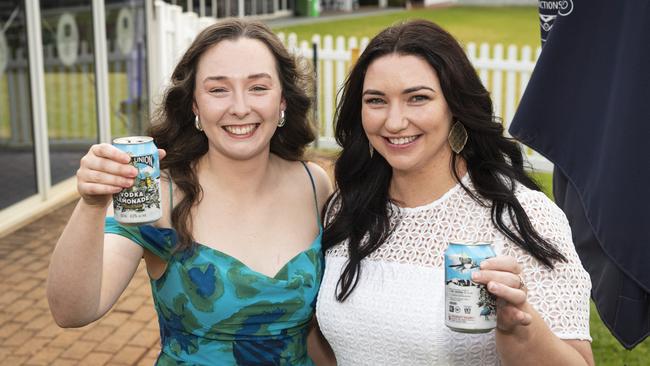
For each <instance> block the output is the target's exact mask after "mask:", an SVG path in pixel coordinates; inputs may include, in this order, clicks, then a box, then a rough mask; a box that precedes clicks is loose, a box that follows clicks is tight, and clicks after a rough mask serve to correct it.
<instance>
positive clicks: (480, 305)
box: [445, 243, 497, 333]
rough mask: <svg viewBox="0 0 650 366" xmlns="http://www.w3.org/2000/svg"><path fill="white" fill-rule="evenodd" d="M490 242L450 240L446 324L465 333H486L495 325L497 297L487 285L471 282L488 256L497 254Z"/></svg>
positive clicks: (446, 267)
mask: <svg viewBox="0 0 650 366" xmlns="http://www.w3.org/2000/svg"><path fill="white" fill-rule="evenodd" d="M494 256H495V253H494V250H493V249H492V246H491V245H490V244H489V243H449V246H448V247H447V250H446V251H445V324H446V325H447V326H448V327H449V328H450V329H451V330H453V331H456V332H462V333H486V332H489V331H490V330H492V329H494V328H495V327H496V324H497V323H496V321H497V307H496V298H495V297H494V295H492V294H491V293H489V292H488V289H487V286H486V285H484V284H480V283H476V282H474V281H472V273H473V272H475V271H478V270H479V266H480V264H481V262H482V261H484V260H485V259H488V258H491V257H494Z"/></svg>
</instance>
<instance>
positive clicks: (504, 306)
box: [479, 191, 594, 365]
mask: <svg viewBox="0 0 650 366" xmlns="http://www.w3.org/2000/svg"><path fill="white" fill-rule="evenodd" d="M517 198H518V200H519V201H520V203H521V205H522V207H523V208H524V210H525V211H526V214H527V215H528V218H529V219H530V222H531V224H532V225H533V227H534V229H535V230H536V231H537V232H538V233H539V235H540V236H542V237H543V238H545V239H546V240H547V241H549V242H550V243H553V244H554V245H555V246H556V248H557V249H558V250H559V251H560V252H561V253H562V254H563V255H564V256H565V257H566V258H567V262H555V263H554V265H555V268H554V269H549V268H547V267H545V266H544V265H543V264H541V263H540V262H539V261H537V260H536V259H534V258H533V257H532V256H531V255H530V254H528V253H526V252H525V251H524V250H523V249H521V248H519V247H516V246H515V245H505V247H504V254H505V255H506V256H503V257H497V258H492V259H490V260H488V261H485V262H483V263H482V264H481V271H480V272H479V273H480V275H479V276H480V277H481V279H480V281H479V282H482V283H486V284H488V290H489V291H490V292H492V293H493V294H495V296H497V330H496V342H497V350H498V352H499V355H500V358H501V360H502V362H503V364H504V365H523V364H534V365H547V364H548V365H593V364H594V360H593V355H592V353H591V345H590V342H589V339H590V337H589V295H590V288H591V281H590V280H589V275H588V274H587V272H586V271H585V270H584V268H583V267H582V264H581V262H580V259H579V258H578V255H577V253H576V251H575V248H574V245H573V241H572V236H571V229H570V227H569V224H568V222H567V219H566V216H565V215H564V213H563V212H562V211H561V210H560V209H559V208H558V207H557V206H556V205H555V204H554V203H553V202H552V201H550V200H549V199H548V198H547V197H546V196H544V194H542V193H541V192H535V191H527V192H523V191H522V192H520V193H519V194H518V197H517ZM515 258H516V259H515ZM519 275H522V276H523V277H525V278H526V279H527V282H528V288H526V287H525V286H524V287H523V288H521V281H520V277H519ZM495 285H496V286H495ZM560 337H562V338H564V339H561V338H560Z"/></svg>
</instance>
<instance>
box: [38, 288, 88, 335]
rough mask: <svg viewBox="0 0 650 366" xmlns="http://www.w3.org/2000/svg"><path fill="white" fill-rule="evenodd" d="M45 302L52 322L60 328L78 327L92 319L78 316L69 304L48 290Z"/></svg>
mask: <svg viewBox="0 0 650 366" xmlns="http://www.w3.org/2000/svg"><path fill="white" fill-rule="evenodd" d="M47 302H48V304H49V307H50V314H52V318H53V319H54V322H55V323H56V325H58V326H59V327H61V328H80V327H83V326H86V325H88V324H90V323H92V322H93V320H94V319H91V318H90V317H83V316H79V314H78V312H77V311H74V310H73V309H72V307H71V306H66V304H65V302H63V301H61V300H60V299H58V298H57V297H56V296H54V295H53V294H51V293H49V291H48V294H47Z"/></svg>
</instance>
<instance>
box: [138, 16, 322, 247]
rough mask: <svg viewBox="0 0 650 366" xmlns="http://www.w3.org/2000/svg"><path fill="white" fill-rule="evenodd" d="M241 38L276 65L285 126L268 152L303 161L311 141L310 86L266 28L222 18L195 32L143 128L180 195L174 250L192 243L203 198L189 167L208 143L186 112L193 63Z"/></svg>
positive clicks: (189, 104)
mask: <svg viewBox="0 0 650 366" xmlns="http://www.w3.org/2000/svg"><path fill="white" fill-rule="evenodd" d="M243 37H244V38H250V39H255V40H259V41H261V42H262V43H264V44H265V45H266V46H267V47H268V48H269V50H270V51H271V53H272V54H273V56H274V58H275V61H276V67H277V71H278V75H279V78H280V83H281V85H282V96H283V97H284V99H285V100H286V122H285V125H284V127H282V128H278V129H277V130H276V131H275V134H274V135H273V137H272V138H271V152H272V153H273V154H275V155H277V156H279V157H281V158H283V159H286V160H292V161H298V160H303V156H304V152H305V148H306V146H307V145H308V144H309V143H311V142H312V141H313V140H314V138H315V135H314V130H313V128H312V127H311V125H310V123H309V121H308V119H307V114H308V111H309V107H310V104H311V100H310V98H309V96H308V95H307V92H306V90H308V87H307V86H309V85H310V83H309V79H308V76H307V75H308V74H307V73H306V71H305V70H303V69H302V68H300V67H298V63H297V61H296V59H295V58H294V57H293V56H292V55H290V54H289V52H288V51H287V50H286V48H285V47H284V45H282V43H281V42H280V40H279V39H278V38H277V36H276V35H275V34H273V32H272V31H271V30H270V29H269V28H268V27H266V26H265V25H264V24H261V23H257V22H248V21H242V20H228V21H222V22H219V23H216V24H214V25H212V26H210V27H208V28H206V29H205V30H203V31H202V32H201V33H199V35H198V36H197V37H196V39H194V42H192V44H191V45H190V47H189V49H188V50H187V51H186V52H185V54H184V55H183V57H182V58H181V60H180V61H179V63H178V64H177V65H176V68H175V69H174V72H173V73H172V77H171V84H170V86H169V87H168V88H167V90H166V92H165V95H164V98H163V101H162V105H161V106H160V107H159V108H158V109H157V111H156V113H155V114H154V121H153V122H154V123H153V124H152V126H151V128H150V129H149V134H150V136H152V137H153V138H154V141H155V143H156V145H157V146H158V147H159V148H161V149H165V150H166V151H167V156H166V157H165V159H163V160H162V161H161V163H160V164H161V169H162V170H166V171H167V172H168V173H169V176H170V178H171V180H172V181H173V182H174V184H175V185H176V186H177V187H178V189H180V190H181V192H182V193H183V198H182V199H181V201H180V202H178V204H176V205H175V206H174V208H173V209H172V214H171V220H172V227H173V228H174V229H175V230H176V233H177V235H178V245H177V248H176V249H177V250H185V249H188V248H191V247H192V246H193V245H194V237H193V236H192V215H191V210H192V207H194V205H196V204H198V203H199V202H200V201H201V198H202V195H203V191H202V189H201V185H200V184H199V181H198V177H197V175H196V171H195V167H196V162H197V161H198V159H199V158H200V157H201V156H203V155H204V154H205V153H206V152H207V151H208V139H207V137H206V136H205V134H204V133H203V132H201V131H198V130H197V129H196V128H195V127H194V113H193V112H192V103H193V101H194V88H195V78H196V71H197V67H198V62H199V59H200V57H201V56H202V55H203V53H205V52H206V51H207V50H208V49H209V48H211V47H212V46H214V45H216V44H217V43H219V42H221V41H224V40H237V39H240V38H243ZM224 57H228V55H224ZM170 184H171V182H170Z"/></svg>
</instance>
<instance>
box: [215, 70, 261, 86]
mask: <svg viewBox="0 0 650 366" xmlns="http://www.w3.org/2000/svg"><path fill="white" fill-rule="evenodd" d="M262 78H267V79H273V78H272V77H271V75H269V74H267V73H265V72H260V73H258V74H251V75H248V77H247V79H249V80H254V79H262ZM228 79H229V78H228V77H227V76H222V75H217V76H208V77H206V78H205V79H203V82H204V83H205V82H206V81H222V80H228Z"/></svg>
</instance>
